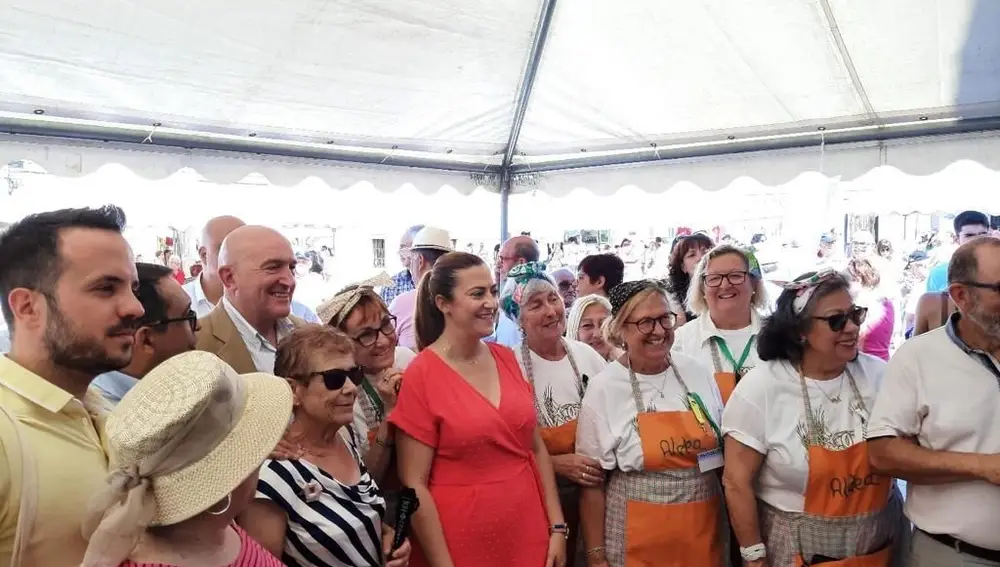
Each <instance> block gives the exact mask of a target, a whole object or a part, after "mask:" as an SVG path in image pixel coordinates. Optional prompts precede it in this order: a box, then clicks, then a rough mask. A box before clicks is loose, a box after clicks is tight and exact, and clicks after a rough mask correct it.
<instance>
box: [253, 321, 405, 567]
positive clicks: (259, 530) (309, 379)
mask: <svg viewBox="0 0 1000 567" xmlns="http://www.w3.org/2000/svg"><path fill="white" fill-rule="evenodd" d="M354 351H355V347H354V341H353V340H352V339H351V338H350V337H348V336H347V335H345V334H343V333H342V332H340V331H338V330H337V329H335V328H333V327H331V326H328V325H314V324H306V325H301V326H299V327H296V328H295V330H294V331H292V332H291V334H289V335H288V336H287V337H285V338H284V339H282V341H281V342H280V343H279V344H278V353H277V356H276V359H275V365H274V373H275V374H276V375H277V376H280V377H283V378H285V379H287V380H288V382H289V384H290V385H291V387H292V395H293V405H292V422H291V424H290V425H289V426H288V434H287V435H286V440H287V441H289V442H291V443H294V444H296V445H298V446H299V447H301V449H302V456H301V457H300V458H297V459H288V460H270V459H269V460H267V461H265V462H264V465H263V466H262V467H261V470H260V477H259V480H258V483H257V495H256V499H255V500H254V501H253V502H252V503H251V504H250V506H249V507H248V508H247V510H246V512H244V513H243V514H242V515H241V516H240V519H239V521H240V524H241V525H242V526H243V527H244V529H245V530H246V531H247V533H248V534H250V535H251V536H252V537H253V538H254V539H256V540H257V541H258V542H260V544H261V545H263V546H264V548H265V549H267V550H268V551H270V552H271V553H272V554H274V555H275V557H279V558H281V559H282V560H283V561H284V562H285V563H286V564H289V565H300V566H303V567H367V566H370V565H385V566H386V567H405V566H406V565H407V563H408V562H409V554H410V546H409V544H408V543H405V544H404V545H403V546H402V547H401V548H400V549H398V550H396V551H395V552H394V553H392V554H391V556H390V553H389V552H390V549H391V545H392V539H393V536H394V533H393V530H392V528H391V526H389V525H387V524H384V523H383V522H382V517H383V516H384V514H385V499H384V498H383V497H382V493H381V492H380V490H379V487H378V485H377V484H376V482H375V480H374V479H373V478H372V477H371V475H370V474H369V473H368V469H367V468H366V467H365V465H364V461H363V460H362V458H361V451H360V443H361V442H360V439H359V437H358V435H357V434H355V433H354V431H353V429H352V428H351V427H350V425H351V422H352V421H353V420H354V404H355V401H356V399H357V396H358V392H359V389H360V386H361V383H362V380H364V370H362V368H361V367H360V366H358V365H357V362H356V360H355V356H354Z"/></svg>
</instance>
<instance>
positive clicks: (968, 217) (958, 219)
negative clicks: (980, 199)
mask: <svg viewBox="0 0 1000 567" xmlns="http://www.w3.org/2000/svg"><path fill="white" fill-rule="evenodd" d="M954 224H955V234H956V235H958V233H960V232H962V228H963V227H966V226H985V227H986V228H989V227H990V218H989V217H988V216H986V215H985V214H983V213H981V212H979V211H962V212H961V213H958V214H957V215H955V223H954Z"/></svg>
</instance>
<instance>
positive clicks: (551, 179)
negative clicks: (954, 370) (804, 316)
mask: <svg viewBox="0 0 1000 567" xmlns="http://www.w3.org/2000/svg"><path fill="white" fill-rule="evenodd" d="M542 5H543V2H542V1H541V0H420V1H414V2H403V3H400V2H397V1H395V0H288V1H286V2H280V3H275V2H265V1H263V0H247V1H245V2H243V3H241V4H240V5H239V7H238V8H234V5H233V4H232V2H228V1H225V0H175V1H173V2H154V3H149V2H131V3H129V2H124V3H123V2H121V1H120V0H91V1H90V2H88V3H87V4H86V9H80V6H79V5H78V3H76V2H72V1H70V0H7V6H6V9H5V10H4V12H3V16H4V24H3V26H2V27H0V101H3V102H0V111H2V112H3V113H5V114H2V115H0V131H5V129H6V131H10V126H9V125H10V124H11V123H12V121H14V119H13V118H11V117H16V118H18V119H19V120H22V121H28V120H32V119H36V118H37V117H36V116H35V115H34V114H33V111H34V110H35V109H41V110H44V119H46V120H56V121H59V120H66V121H68V120H71V119H72V120H81V121H83V122H85V123H87V124H91V123H93V124H97V125H102V124H104V125H106V124H119V125H122V124H125V125H129V124H131V125H138V126H140V127H141V128H139V130H138V131H137V133H136V134H135V139H134V140H133V141H134V142H135V143H136V144H138V143H140V142H141V141H142V140H143V139H145V137H146V135H147V134H148V133H150V132H152V133H153V134H154V136H153V138H152V142H153V145H155V144H156V143H157V142H156V133H155V131H153V130H152V125H153V124H161V125H162V128H163V129H171V128H172V129H177V130H179V131H186V130H190V131H195V132H206V133H216V134H226V135H231V136H235V137H243V138H244V139H246V138H247V137H249V136H250V135H251V134H254V139H255V140H258V141H259V140H292V141H298V142H303V143H311V144H335V145H337V146H344V147H362V148H370V149H371V148H377V149H380V150H381V151H384V152H386V157H385V159H384V160H381V159H375V160H374V162H373V163H374V164H375V166H374V169H378V167H377V166H378V164H380V163H386V164H390V165H391V164H393V163H394V162H393V160H392V159H390V158H391V157H392V155H393V152H397V151H398V152H406V151H412V152H424V153H426V154H428V155H430V156H433V157H435V159H436V160H437V161H438V162H439V163H448V162H449V160H451V161H454V162H456V163H458V162H461V163H463V164H464V165H463V167H466V168H467V169H473V170H475V169H476V167H477V166H478V165H481V166H482V171H483V172H484V173H490V174H495V173H496V172H497V170H498V168H499V163H500V160H499V158H498V156H499V155H502V154H503V152H504V150H505V149H506V148H505V145H506V143H507V139H508V136H509V134H510V130H511V125H512V123H513V117H514V115H515V112H516V101H517V98H518V92H519V89H520V87H521V82H522V80H523V73H524V70H525V69H526V68H527V67H528V65H527V64H528V61H527V59H528V55H529V51H530V47H531V44H532V39H533V33H534V31H535V29H536V26H537V23H538V18H539V15H540V13H541V8H542ZM998 22H1000V2H997V1H995V0H875V1H870V2H858V1H856V0H854V1H852V0H754V1H751V2H732V1H730V0H690V1H686V2H662V1H660V0H629V1H626V2H607V1H606V0H559V1H558V3H557V4H556V8H555V13H554V16H553V20H552V22H551V26H550V32H549V36H548V41H547V42H546V43H545V47H544V50H543V51H542V56H541V60H540V62H539V66H538V72H537V76H536V79H535V82H534V88H533V91H532V95H531V97H530V98H529V100H528V105H527V110H526V114H525V120H524V123H523V127H522V129H521V133H520V136H519V138H518V140H517V146H516V150H517V153H516V157H515V160H514V163H513V166H514V168H515V171H525V170H526V169H525V168H530V167H531V166H532V165H536V166H540V165H541V164H544V163H545V162H546V160H550V161H551V160H555V159H557V158H556V156H565V155H574V154H575V155H577V156H579V155H580V151H581V150H586V151H587V152H588V154H589V153H593V152H598V151H610V150H620V149H623V148H633V149H635V148H640V149H641V148H647V147H652V145H653V144H658V145H659V147H664V146H666V145H670V144H674V145H684V144H690V145H692V146H698V147H700V146H701V145H704V144H706V143H707V142H715V143H718V142H719V141H721V142H725V140H727V139H729V137H730V136H732V137H733V138H734V139H736V140H737V141H738V140H741V139H746V138H754V137H757V136H766V135H768V134H775V133H783V134H786V133H790V132H791V133H794V132H799V133H803V132H817V129H818V128H821V127H822V128H826V129H829V130H834V129H837V128H842V127H847V126H857V125H869V126H870V125H885V124H895V123H897V122H906V121H916V120H919V119H921V118H924V117H926V118H928V119H930V122H934V121H935V120H936V119H938V118H942V119H943V118H957V119H978V118H997V117H1000V34H998V33H996V29H997V23H998ZM145 129H150V130H149V132H147V131H146V130H145ZM95 138H96V139H98V140H99V139H102V138H100V137H97V136H95ZM116 139H118V140H119V141H121V139H120V138H116ZM944 139H945V140H949V141H953V142H955V143H956V144H958V146H957V147H962V148H968V147H969V146H968V144H966V145H965V146H962V143H961V141H960V140H961V139H957V138H944ZM962 139H976V137H975V136H972V137H971V138H962ZM810 140H811V141H808V142H806V143H815V144H817V145H818V144H819V137H818V135H817V136H816V137H815V138H814V139H813V138H810ZM956 140H958V141H956ZM58 145H59V144H57V143H55V142H53V143H51V144H50V145H49V146H48V147H49V148H56V147H57V146H58ZM938 145H940V144H938ZM0 146H6V147H7V148H9V147H13V146H16V142H11V141H10V140H6V141H4V140H0ZM79 147H84V149H85V150H86V152H84V153H87V155H89V156H91V157H90V158H88V160H89V161H93V160H94V159H97V158H104V157H106V158H107V159H109V160H113V159H114V158H113V157H112V154H115V153H121V151H120V150H121V148H118V149H115V147H111V148H109V149H107V150H106V151H105V150H103V149H101V148H95V147H93V146H85V145H80V146H79ZM905 147H907V146H906V145H905V144H895V143H893V144H890V148H889V150H885V149H881V148H880V147H879V146H876V145H869V146H865V145H863V144H862V145H860V146H858V145H849V146H846V147H843V148H836V149H835V148H834V147H829V148H827V150H826V155H827V157H826V158H825V160H826V163H825V167H826V169H824V170H823V171H824V172H826V173H828V174H829V175H842V174H845V172H846V173H847V176H848V177H850V176H852V175H853V176H857V175H860V174H861V173H863V172H864V171H867V169H870V168H872V167H875V166H878V165H882V164H883V163H888V162H886V157H888V158H889V159H890V160H892V159H893V158H892V156H893V154H894V153H895V154H899V155H902V154H905V153H906V152H905V151H903V150H898V149H896V148H905ZM973 149H974V148H973ZM54 151H56V152H57V153H59V152H61V151H62V150H54ZM722 151H725V150H724V149H723V150H722ZM102 152H103V153H102ZM142 152H145V155H146V156H147V157H148V158H149V159H152V157H156V156H157V155H160V156H168V157H167V159H166V163H167V164H170V163H181V162H183V163H184V165H185V166H190V163H189V162H191V161H192V160H194V161H197V162H198V164H199V166H198V167H197V168H196V169H198V171H199V172H200V173H202V174H203V175H205V176H206V177H209V178H212V177H213V175H212V173H211V172H210V171H209V170H210V169H212V168H213V167H216V165H217V164H218V167H221V168H222V169H223V170H226V171H227V172H228V173H226V175H225V176H231V175H233V173H232V171H231V166H232V163H233V160H232V159H229V158H226V157H224V156H221V157H222V159H220V154H217V153H210V152H204V153H199V152H197V151H194V150H192V151H190V152H187V153H184V152H175V151H164V152H162V153H161V154H156V150H146V149H145V148H143V149H142ZM4 153H6V151H5V150H4ZM655 153H656V151H655V149H654V150H653V151H651V152H650V155H651V156H652V155H653V154H655ZM716 153H718V151H717V152H716ZM952 153H954V152H951V153H949V152H943V153H942V152H938V153H934V152H924V157H925V158H928V159H929V161H928V162H926V163H917V161H916V160H912V159H910V160H900V164H896V163H892V164H891V165H895V166H896V167H899V168H900V169H903V170H904V171H905V170H907V167H909V166H914V167H916V168H917V169H921V168H923V169H928V170H929V171H926V173H931V172H933V171H937V170H940V169H942V168H944V167H946V166H947V165H948V164H949V163H951V162H946V161H944V159H945V158H946V157H948V156H950V155H952ZM59 155H62V154H59ZM178 155H182V156H184V159H182V160H179V159H178V158H177V156H178ZM303 155H306V154H303ZM94 156H96V157H94ZM150 156H152V157H150ZM817 156H818V149H813V150H809V151H798V150H795V151H788V152H766V153H763V154H761V153H756V154H754V153H748V154H741V155H736V156H726V157H723V158H708V159H702V160H700V161H699V160H694V161H690V160H689V161H681V162H674V161H663V162H660V163H656V164H654V165H652V166H650V167H648V168H611V169H600V170H592V171H580V172H571V173H556V174H547V175H543V176H537V178H538V179H539V180H536V181H533V182H532V183H533V187H534V188H536V189H542V190H549V188H551V189H553V190H554V191H556V192H557V193H558V192H559V191H560V190H562V189H560V186H561V184H562V185H566V183H565V180H567V179H573V178H574V176H582V177H583V178H588V179H590V180H592V183H588V185H587V186H588V187H592V188H594V190H596V191H600V192H608V191H610V190H614V189H617V188H618V187H621V186H622V185H621V184H618V181H619V180H620V179H622V175H623V174H622V172H623V171H627V172H628V174H629V175H636V174H639V172H642V173H641V175H646V176H649V177H647V179H648V180H649V182H636V181H635V180H633V181H631V183H633V184H635V185H638V186H640V187H642V188H643V189H644V190H653V191H656V190H660V188H661V187H668V186H669V185H670V184H671V183H672V181H674V180H677V179H680V177H682V176H684V175H688V174H690V173H691V172H692V171H695V170H698V171H702V170H705V169H707V168H713V167H716V166H718V165H719V164H729V165H732V164H734V163H735V164H738V165H737V166H732V167H728V168H727V167H723V168H722V171H721V173H711V174H708V173H706V174H704V176H705V177H706V178H707V177H711V178H712V180H710V182H709V183H708V186H707V187H706V188H719V187H723V186H726V185H728V184H729V183H730V182H731V181H732V180H733V179H734V178H735V177H738V176H739V175H747V174H750V175H758V174H760V175H763V177H762V179H777V180H778V182H784V181H787V180H788V179H790V178H791V177H793V176H794V175H795V174H797V173H799V172H801V171H804V170H809V169H813V170H816V169H818V167H819V158H818V157H817ZM133 157H134V156H133ZM647 157H649V156H647ZM653 157H655V156H653ZM653 157H650V159H653ZM964 157H968V156H965V155H959V156H957V157H956V159H959V158H964ZM764 158H767V159H772V158H773V159H774V160H775V162H774V163H775V164H776V165H775V166H774V167H773V168H772V169H768V167H765V166H763V165H760V161H761V160H762V159H764ZM130 160H131V161H135V160H134V159H132V157H126V158H123V160H119V161H125V162H128V161H130ZM254 160H256V161H254ZM838 160H847V161H850V162H851V163H847V161H845V162H844V163H843V164H840V165H838V163H840V162H838ZM49 161H50V162H53V161H59V160H52V159H50V160H49ZM275 161H277V162H278V163H282V164H287V163H288V162H289V161H290V160H275ZM907 161H908V162H911V163H910V164H909V166H908V165H907V164H906V163H903V162H907ZM252 163H259V164H261V165H262V166H267V165H268V164H271V163H273V162H272V161H269V160H267V159H264V158H260V156H252V157H251V159H250V160H249V161H247V162H243V163H242V164H241V165H248V164H252ZM311 163H312V162H303V163H297V164H296V165H308V164H311ZM983 163H988V162H987V161H984V162H983ZM692 164H693V165H692ZM800 166H801V167H805V168H806V169H800V170H797V171H792V170H793V169H794V167H800ZM330 167H333V168H337V167H340V166H339V165H337V164H333V165H331V166H330ZM345 167H349V166H345ZM357 167H358V168H359V169H369V168H373V166H372V165H364V166H357ZM518 168H521V169H518ZM56 169H57V170H63V169H65V170H66V171H69V172H71V173H72V171H73V169H74V167H63V166H62V165H60V166H59V167H57V168H56ZM292 170H294V171H296V172H297V173H296V174H295V175H299V174H304V172H305V168H304V167H303V168H300V169H294V168H292ZM284 171H286V172H287V171H291V170H288V169H286V170H284ZM403 171H404V172H413V170H403ZM665 171H669V172H670V173H669V174H668V175H667V176H666V179H660V180H658V181H655V182H654V179H653V176H654V175H655V172H661V173H662V172H665ZM695 172H696V173H697V171H695ZM775 172H776V173H775ZM295 175H290V177H295ZM453 177H454V178H462V179H464V181H463V182H462V183H459V184H458V185H453V186H457V187H459V189H460V190H465V191H469V190H472V189H473V188H474V187H475V186H479V185H482V183H480V181H481V180H479V179H477V178H476V176H475V175H474V174H473V175H470V174H464V175H455V176H453ZM522 177H523V178H535V177H536V176H522ZM640 177H641V176H640ZM688 180H690V181H694V182H695V183H699V181H698V178H696V179H693V180H691V179H688ZM640 181H641V180H640ZM699 184H701V183H699ZM418 185H419V184H418ZM486 185H490V184H489V183H487V184H486ZM572 185H574V186H579V184H578V183H572ZM522 186H523V183H522ZM598 188H599V189H598ZM493 189H496V185H493ZM390 190H391V189H390Z"/></svg>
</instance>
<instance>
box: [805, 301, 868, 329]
mask: <svg viewBox="0 0 1000 567" xmlns="http://www.w3.org/2000/svg"><path fill="white" fill-rule="evenodd" d="M867 318H868V309H867V308H865V307H857V306H855V307H852V308H851V310H850V311H848V312H847V313H836V314H834V315H827V316H826V317H818V316H813V319H819V320H820V321H826V324H827V325H829V326H830V330H831V331H833V332H834V333H839V332H841V331H843V330H844V327H846V326H847V322H848V321H850V322H852V323H854V324H855V325H857V326H859V327H860V326H861V324H862V323H864V322H865V319H867Z"/></svg>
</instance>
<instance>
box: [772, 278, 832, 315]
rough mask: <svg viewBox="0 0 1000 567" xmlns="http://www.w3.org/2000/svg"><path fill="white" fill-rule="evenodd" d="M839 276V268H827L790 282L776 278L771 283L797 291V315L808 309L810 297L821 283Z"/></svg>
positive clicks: (793, 308) (794, 305) (795, 310)
mask: <svg viewBox="0 0 1000 567" xmlns="http://www.w3.org/2000/svg"><path fill="white" fill-rule="evenodd" d="M838 276H840V274H839V273H838V272H837V270H834V269H833V268H827V269H825V270H821V271H819V272H815V273H811V274H806V275H804V276H799V277H798V278H797V279H795V280H793V281H790V282H789V281H782V280H775V281H772V282H771V283H773V284H774V285H776V286H778V287H780V288H781V289H783V290H785V291H794V292H795V300H794V301H793V302H792V311H794V312H795V314H796V315H800V314H802V312H803V311H805V310H806V305H808V304H809V299H811V298H812V295H813V293H814V292H815V291H816V288H818V287H819V285H820V284H821V283H823V282H826V281H829V280H832V279H834V278H836V277H838Z"/></svg>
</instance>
